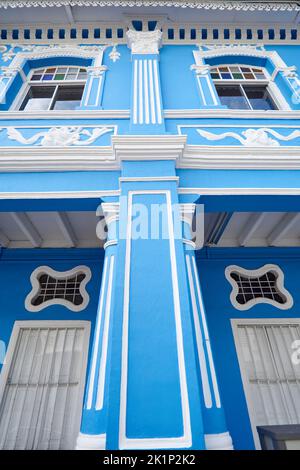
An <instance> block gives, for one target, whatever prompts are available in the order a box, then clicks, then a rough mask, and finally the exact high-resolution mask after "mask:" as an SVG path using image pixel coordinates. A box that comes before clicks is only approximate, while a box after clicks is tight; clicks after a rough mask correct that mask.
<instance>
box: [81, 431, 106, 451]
mask: <svg viewBox="0 0 300 470" xmlns="http://www.w3.org/2000/svg"><path fill="white" fill-rule="evenodd" d="M105 448H106V434H83V433H81V432H80V433H79V435H78V437H77V442H76V447H75V450H105Z"/></svg>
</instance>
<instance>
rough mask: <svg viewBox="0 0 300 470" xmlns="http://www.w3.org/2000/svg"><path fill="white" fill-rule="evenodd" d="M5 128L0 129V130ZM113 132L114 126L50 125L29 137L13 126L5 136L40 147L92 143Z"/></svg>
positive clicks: (24, 143)
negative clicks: (85, 127) (90, 127)
mask: <svg viewBox="0 0 300 470" xmlns="http://www.w3.org/2000/svg"><path fill="white" fill-rule="evenodd" d="M1 130H2V131H3V130H4V131H5V129H0V131H1ZM109 132H114V127H106V126H99V127H95V128H93V129H91V130H89V129H84V128H82V127H69V126H64V127H51V128H50V129H45V130H43V131H41V132H37V133H36V134H34V135H32V136H30V137H24V135H23V134H22V133H21V131H20V130H18V129H16V128H15V127H8V128H7V137H8V138H9V139H10V140H13V141H16V142H19V143H20V144H23V145H38V146H41V147H69V146H87V145H90V144H92V143H94V142H95V141H96V140H97V139H99V138H100V137H101V136H103V135H104V134H107V133H109Z"/></svg>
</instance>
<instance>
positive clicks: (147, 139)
mask: <svg viewBox="0 0 300 470" xmlns="http://www.w3.org/2000/svg"><path fill="white" fill-rule="evenodd" d="M186 138H187V137H186V136H185V135H116V136H112V138H111V140H112V148H113V154H114V158H115V161H120V160H177V159H181V158H182V155H183V152H184V148H185V144H186Z"/></svg>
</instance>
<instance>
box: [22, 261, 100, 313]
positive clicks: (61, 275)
mask: <svg viewBox="0 0 300 470" xmlns="http://www.w3.org/2000/svg"><path fill="white" fill-rule="evenodd" d="M41 273H45V274H48V275H49V276H52V277H54V278H56V279H65V278H66V277H72V276H75V275H76V274H78V273H84V274H85V278H84V279H83V281H82V282H81V283H80V288H79V292H80V294H81V296H82V299H83V302H82V303H81V304H80V305H74V304H73V303H72V302H70V301H69V300H66V299H58V298H54V299H51V300H46V301H45V302H43V303H42V304H40V305H32V300H33V298H34V297H35V296H36V295H37V293H38V291H39V288H40V283H39V280H38V276H39V275H40V274H41ZM91 277H92V273H91V270H90V268H89V267H88V266H76V267H75V268H73V269H69V270H68V271H56V270H54V269H52V268H50V267H49V266H39V267H38V268H36V269H35V270H34V271H33V272H32V273H31V276H30V282H31V285H32V289H31V291H30V292H29V294H28V295H27V297H26V299H25V308H26V310H28V311H29V312H39V311H40V310H43V309H44V308H47V307H49V306H50V305H62V306H64V307H66V308H68V309H69V310H72V311H73V312H80V311H81V310H84V309H85V308H86V307H87V305H88V303H89V300H90V296H89V294H88V293H87V291H86V285H87V283H88V282H89V281H90V279H91Z"/></svg>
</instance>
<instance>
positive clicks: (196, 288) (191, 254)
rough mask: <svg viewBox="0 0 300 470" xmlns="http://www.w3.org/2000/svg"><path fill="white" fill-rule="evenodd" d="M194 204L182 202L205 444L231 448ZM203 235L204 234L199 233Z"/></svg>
mask: <svg viewBox="0 0 300 470" xmlns="http://www.w3.org/2000/svg"><path fill="white" fill-rule="evenodd" d="M195 207H196V206H195V204H182V205H181V217H182V223H183V243H184V246H185V262H186V269H187V277H188V285H189V291H190V303H191V310H192V323H193V328H194V334H195V339H196V348H197V356H198V372H199V381H200V383H201V387H202V420H203V428H204V437H205V445H206V449H208V450H231V449H233V447H232V440H231V437H230V435H229V433H228V431H227V427H226V422H225V416H224V410H223V407H222V403H221V398H220V391H219V386H218V379H217V374H216V370H215V365H214V359H213V354H212V349H211V343H210V337H209V331H208V326H207V321H206V311H205V305H204V300H203V295H202V290H201V284H200V279H199V275H198V269H197V265H196V257H195V249H196V247H197V243H196V242H197V240H196V242H195V241H194V240H193V239H192V229H191V228H192V221H193V216H194V211H195ZM203 223H204V218H203V214H202V216H200V217H199V218H198V225H200V226H198V227H197V231H198V233H199V231H200V232H201V230H203V226H201V224H203ZM200 238H201V234H200Z"/></svg>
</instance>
